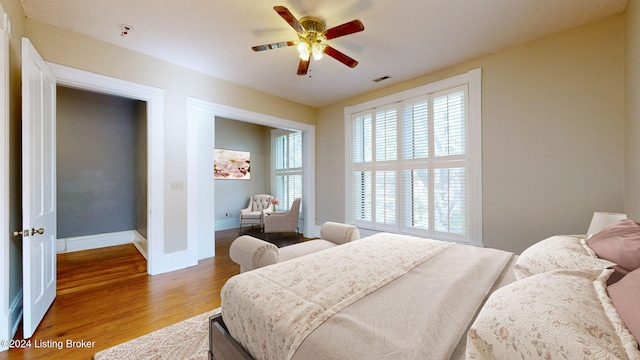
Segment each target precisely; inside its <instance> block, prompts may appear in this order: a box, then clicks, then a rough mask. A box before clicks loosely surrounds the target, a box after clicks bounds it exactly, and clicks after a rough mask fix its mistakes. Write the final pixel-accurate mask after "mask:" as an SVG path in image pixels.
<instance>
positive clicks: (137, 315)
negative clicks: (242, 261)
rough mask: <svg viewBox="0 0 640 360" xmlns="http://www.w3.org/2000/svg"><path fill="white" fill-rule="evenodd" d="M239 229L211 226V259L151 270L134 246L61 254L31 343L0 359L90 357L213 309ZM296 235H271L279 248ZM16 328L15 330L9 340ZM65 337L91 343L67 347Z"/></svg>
mask: <svg viewBox="0 0 640 360" xmlns="http://www.w3.org/2000/svg"><path fill="white" fill-rule="evenodd" d="M237 235H238V230H237V229H232V230H227V231H220V232H216V256H215V257H214V258H209V259H205V260H201V261H200V262H199V263H198V265H197V266H193V267H190V268H187V269H183V270H178V271H173V272H170V273H166V274H160V275H155V276H149V275H148V274H147V272H146V271H147V270H146V269H147V263H146V260H145V259H144V257H142V255H140V253H139V252H138V251H137V250H136V248H135V247H134V246H133V245H121V246H113V247H108V248H102V249H94V250H88V251H80V252H74V253H67V254H59V255H58V264H57V265H58V271H57V275H58V278H57V297H56V299H55V301H54V303H53V305H52V306H51V308H50V309H49V311H48V312H47V314H46V315H45V317H44V319H43V321H42V323H41V324H40V326H39V327H38V329H37V330H36V333H35V334H34V336H33V337H32V339H31V347H30V348H24V349H17V348H14V349H10V350H8V351H4V352H0V360H5V359H30V360H31V359H62V358H64V359H65V360H72V359H91V358H92V357H93V354H94V353H96V352H98V351H100V350H103V349H106V348H109V347H112V346H114V345H117V344H120V343H122V342H125V341H128V340H131V339H133V338H136V337H139V336H142V335H144V334H147V333H149V332H152V331H154V330H157V329H160V328H163V327H165V326H169V325H171V324H174V323H177V322H179V321H182V320H185V319H188V318H190V317H193V316H196V315H198V314H201V313H203V312H205V311H208V310H212V309H215V308H217V307H219V306H220V289H221V288H222V285H224V283H225V282H226V281H227V279H228V278H229V277H231V276H233V275H235V274H237V273H239V271H240V268H239V266H238V265H236V264H235V263H234V262H233V261H231V259H230V258H229V245H230V244H231V241H232V240H233V239H235V237H236V236H237ZM301 240H306V239H303V238H301ZM296 241H297V240H296V239H295V238H294V237H291V236H284V237H279V238H276V239H274V240H273V242H274V243H275V244H276V245H278V246H285V245H288V244H291V243H294V242H296ZM21 334H22V329H19V330H18V335H17V337H16V338H15V339H16V340H20V339H21V338H20V336H21ZM68 340H69V341H72V342H81V341H84V342H85V344H89V345H88V347H84V348H83V347H78V346H74V347H71V348H69V347H67V341H68ZM58 344H62V349H61V350H59V349H58V347H57V345H58ZM36 345H39V346H40V347H38V348H36ZM45 345H50V347H44V346H45ZM51 346H53V347H51Z"/></svg>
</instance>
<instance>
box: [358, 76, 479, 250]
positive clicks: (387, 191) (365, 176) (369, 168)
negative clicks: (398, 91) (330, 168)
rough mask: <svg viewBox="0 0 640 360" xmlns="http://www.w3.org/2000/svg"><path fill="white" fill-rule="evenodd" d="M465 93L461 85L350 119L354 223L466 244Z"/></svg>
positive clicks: (466, 109) (465, 89)
mask: <svg viewBox="0 0 640 360" xmlns="http://www.w3.org/2000/svg"><path fill="white" fill-rule="evenodd" d="M467 93H468V87H467V86H466V85H462V86H458V87H455V88H449V89H446V90H442V91H437V92H433V93H430V94H425V95H423V96H419V97H415V98H411V99H407V100H404V101H401V102H397V103H394V104H388V105H386V106H384V107H381V108H373V109H370V110H366V111H362V112H360V113H358V114H354V115H353V116H352V119H351V120H352V125H351V128H352V134H351V136H352V141H351V145H352V154H353V157H352V165H351V166H352V174H351V176H352V181H351V184H352V186H351V196H352V197H351V206H352V214H351V216H352V219H353V220H354V222H355V223H357V224H358V225H359V226H362V227H365V228H367V227H369V228H372V229H380V230H389V229H392V230H397V231H400V232H408V233H417V234H427V235H433V236H438V237H441V238H452V237H453V238H460V237H462V238H468V236H469V220H468V219H469V218H468V214H469V208H468V207H469V187H468V181H467V178H468V172H469V166H468V163H469V154H468V149H467V142H468V139H467V138H468V127H469V125H468V95H467ZM398 154H400V156H398Z"/></svg>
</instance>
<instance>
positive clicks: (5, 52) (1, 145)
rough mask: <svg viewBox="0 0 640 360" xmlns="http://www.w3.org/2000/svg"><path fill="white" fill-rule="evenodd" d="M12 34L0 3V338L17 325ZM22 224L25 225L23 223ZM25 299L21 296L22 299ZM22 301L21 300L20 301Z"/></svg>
mask: <svg viewBox="0 0 640 360" xmlns="http://www.w3.org/2000/svg"><path fill="white" fill-rule="evenodd" d="M10 38H11V23H10V21H9V16H7V14H6V13H5V12H4V9H3V8H2V5H1V4H0V109H1V110H0V127H1V128H2V132H0V133H1V134H2V135H0V256H1V257H2V270H1V271H0V274H3V276H2V279H0V339H11V338H13V334H14V332H15V330H16V329H17V326H15V327H14V326H13V324H12V321H11V319H12V318H13V315H12V314H13V311H12V309H11V308H10V302H11V299H9V286H10V284H11V279H10V277H9V273H10V270H11V254H10V249H9V244H10V242H11V239H10V232H11V230H10V225H11V224H10V223H9V222H10V219H9V214H10V213H11V212H10V208H9V207H10V206H9V202H10V194H9V182H10V176H9V170H10V168H9V162H10V160H9V153H10V151H9V143H10V141H11V140H10V125H9V119H10V115H9V92H10V90H9V76H10V75H9V61H10V60H9V39H10ZM21 226H22V225H21ZM21 300H22V299H21ZM20 303H22V301H21V302H20ZM7 349H8V346H7V345H6V344H0V351H5V350H7Z"/></svg>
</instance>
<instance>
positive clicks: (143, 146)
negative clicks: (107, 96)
mask: <svg viewBox="0 0 640 360" xmlns="http://www.w3.org/2000/svg"><path fill="white" fill-rule="evenodd" d="M136 103H137V116H136V122H135V134H136V137H135V144H136V154H135V155H136V160H135V161H136V163H135V170H134V171H135V178H136V180H135V186H136V231H138V233H140V235H142V236H144V238H145V239H146V238H148V236H147V214H148V210H147V197H148V195H147V184H148V183H149V181H148V178H147V171H148V166H147V158H148V154H147V148H148V141H147V138H148V136H147V134H148V133H147V103H146V102H144V101H136Z"/></svg>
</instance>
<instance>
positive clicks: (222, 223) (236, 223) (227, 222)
mask: <svg viewBox="0 0 640 360" xmlns="http://www.w3.org/2000/svg"><path fill="white" fill-rule="evenodd" d="M215 226H216V227H215V229H216V231H217V230H227V229H238V228H239V227H240V219H239V218H231V219H224V220H216V224H215Z"/></svg>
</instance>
